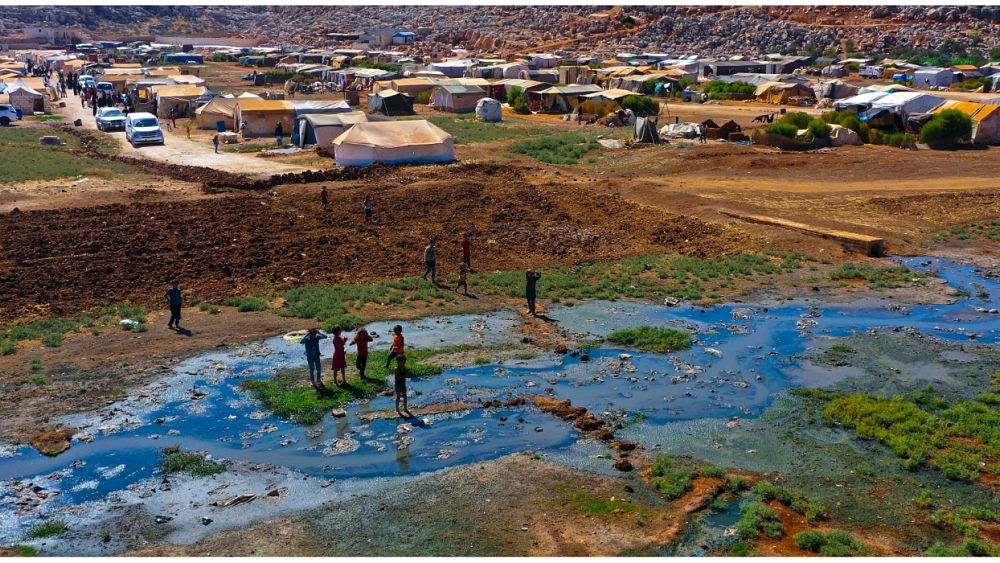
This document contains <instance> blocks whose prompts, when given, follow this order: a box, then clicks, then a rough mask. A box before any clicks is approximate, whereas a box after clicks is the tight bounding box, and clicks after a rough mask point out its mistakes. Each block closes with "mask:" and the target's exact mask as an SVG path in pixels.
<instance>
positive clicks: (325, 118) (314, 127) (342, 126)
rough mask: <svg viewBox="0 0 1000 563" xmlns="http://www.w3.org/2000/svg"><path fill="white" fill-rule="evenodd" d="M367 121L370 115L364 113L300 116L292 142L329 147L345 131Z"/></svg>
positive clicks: (303, 145)
mask: <svg viewBox="0 0 1000 563" xmlns="http://www.w3.org/2000/svg"><path fill="white" fill-rule="evenodd" d="M382 119H385V118H382ZM367 121H368V114H367V113H365V112H363V111H351V112H348V113H333V114H330V113H320V114H309V115H300V116H298V117H296V118H295V131H294V132H293V133H292V142H293V143H295V144H297V145H298V146H300V147H305V146H306V145H316V146H319V147H329V146H330V143H332V142H333V140H334V139H336V138H337V137H339V136H340V135H341V134H343V133H344V131H347V130H348V129H350V128H351V127H353V126H354V125H357V124H358V123H366V122H367Z"/></svg>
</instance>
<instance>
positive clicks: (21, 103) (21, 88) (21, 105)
mask: <svg viewBox="0 0 1000 563" xmlns="http://www.w3.org/2000/svg"><path fill="white" fill-rule="evenodd" d="M4 94H6V95H7V99H8V100H9V103H10V104H12V105H13V106H14V107H16V108H17V109H19V110H21V112H22V113H23V114H24V115H31V114H33V113H34V112H36V111H37V112H42V113H52V103H51V100H50V99H49V96H48V95H47V94H43V93H42V92H39V91H38V90H35V89H34V88H32V87H31V86H28V83H27V82H25V81H24V80H22V79H18V80H15V81H14V82H13V83H12V84H10V85H8V86H7V89H6V90H4Z"/></svg>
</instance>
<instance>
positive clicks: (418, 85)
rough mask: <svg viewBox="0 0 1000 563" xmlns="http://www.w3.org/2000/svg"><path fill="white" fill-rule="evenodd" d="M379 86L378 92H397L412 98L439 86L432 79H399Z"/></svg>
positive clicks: (380, 83)
mask: <svg viewBox="0 0 1000 563" xmlns="http://www.w3.org/2000/svg"><path fill="white" fill-rule="evenodd" d="M378 85H379V89H378V90H376V92H378V91H382V90H395V91H397V92H402V93H403V94H408V95H410V96H417V95H419V94H420V93H421V92H424V91H426V90H430V89H432V88H434V87H435V86H437V83H436V82H434V81H433V80H431V79H430V78H397V79H395V80H387V81H383V82H379V83H378Z"/></svg>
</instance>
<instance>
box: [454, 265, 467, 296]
mask: <svg viewBox="0 0 1000 563" xmlns="http://www.w3.org/2000/svg"><path fill="white" fill-rule="evenodd" d="M468 277H469V267H468V266H466V265H465V262H463V263H462V267H461V268H459V270H458V285H456V286H455V293H458V288H460V287H461V288H463V293H465V295H468V294H469V283H468Z"/></svg>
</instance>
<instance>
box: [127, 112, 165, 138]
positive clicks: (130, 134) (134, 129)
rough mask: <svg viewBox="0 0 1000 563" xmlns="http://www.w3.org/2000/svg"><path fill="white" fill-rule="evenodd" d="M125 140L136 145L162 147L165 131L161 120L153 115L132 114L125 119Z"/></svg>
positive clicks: (143, 113)
mask: <svg viewBox="0 0 1000 563" xmlns="http://www.w3.org/2000/svg"><path fill="white" fill-rule="evenodd" d="M125 140H127V141H128V142H129V143H132V146H133V147H134V146H136V145H148V144H154V145H162V144H163V130H162V129H160V120H159V119H157V118H156V116H155V115H153V114H151V113H145V112H140V113H130V114H128V116H127V117H126V118H125Z"/></svg>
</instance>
